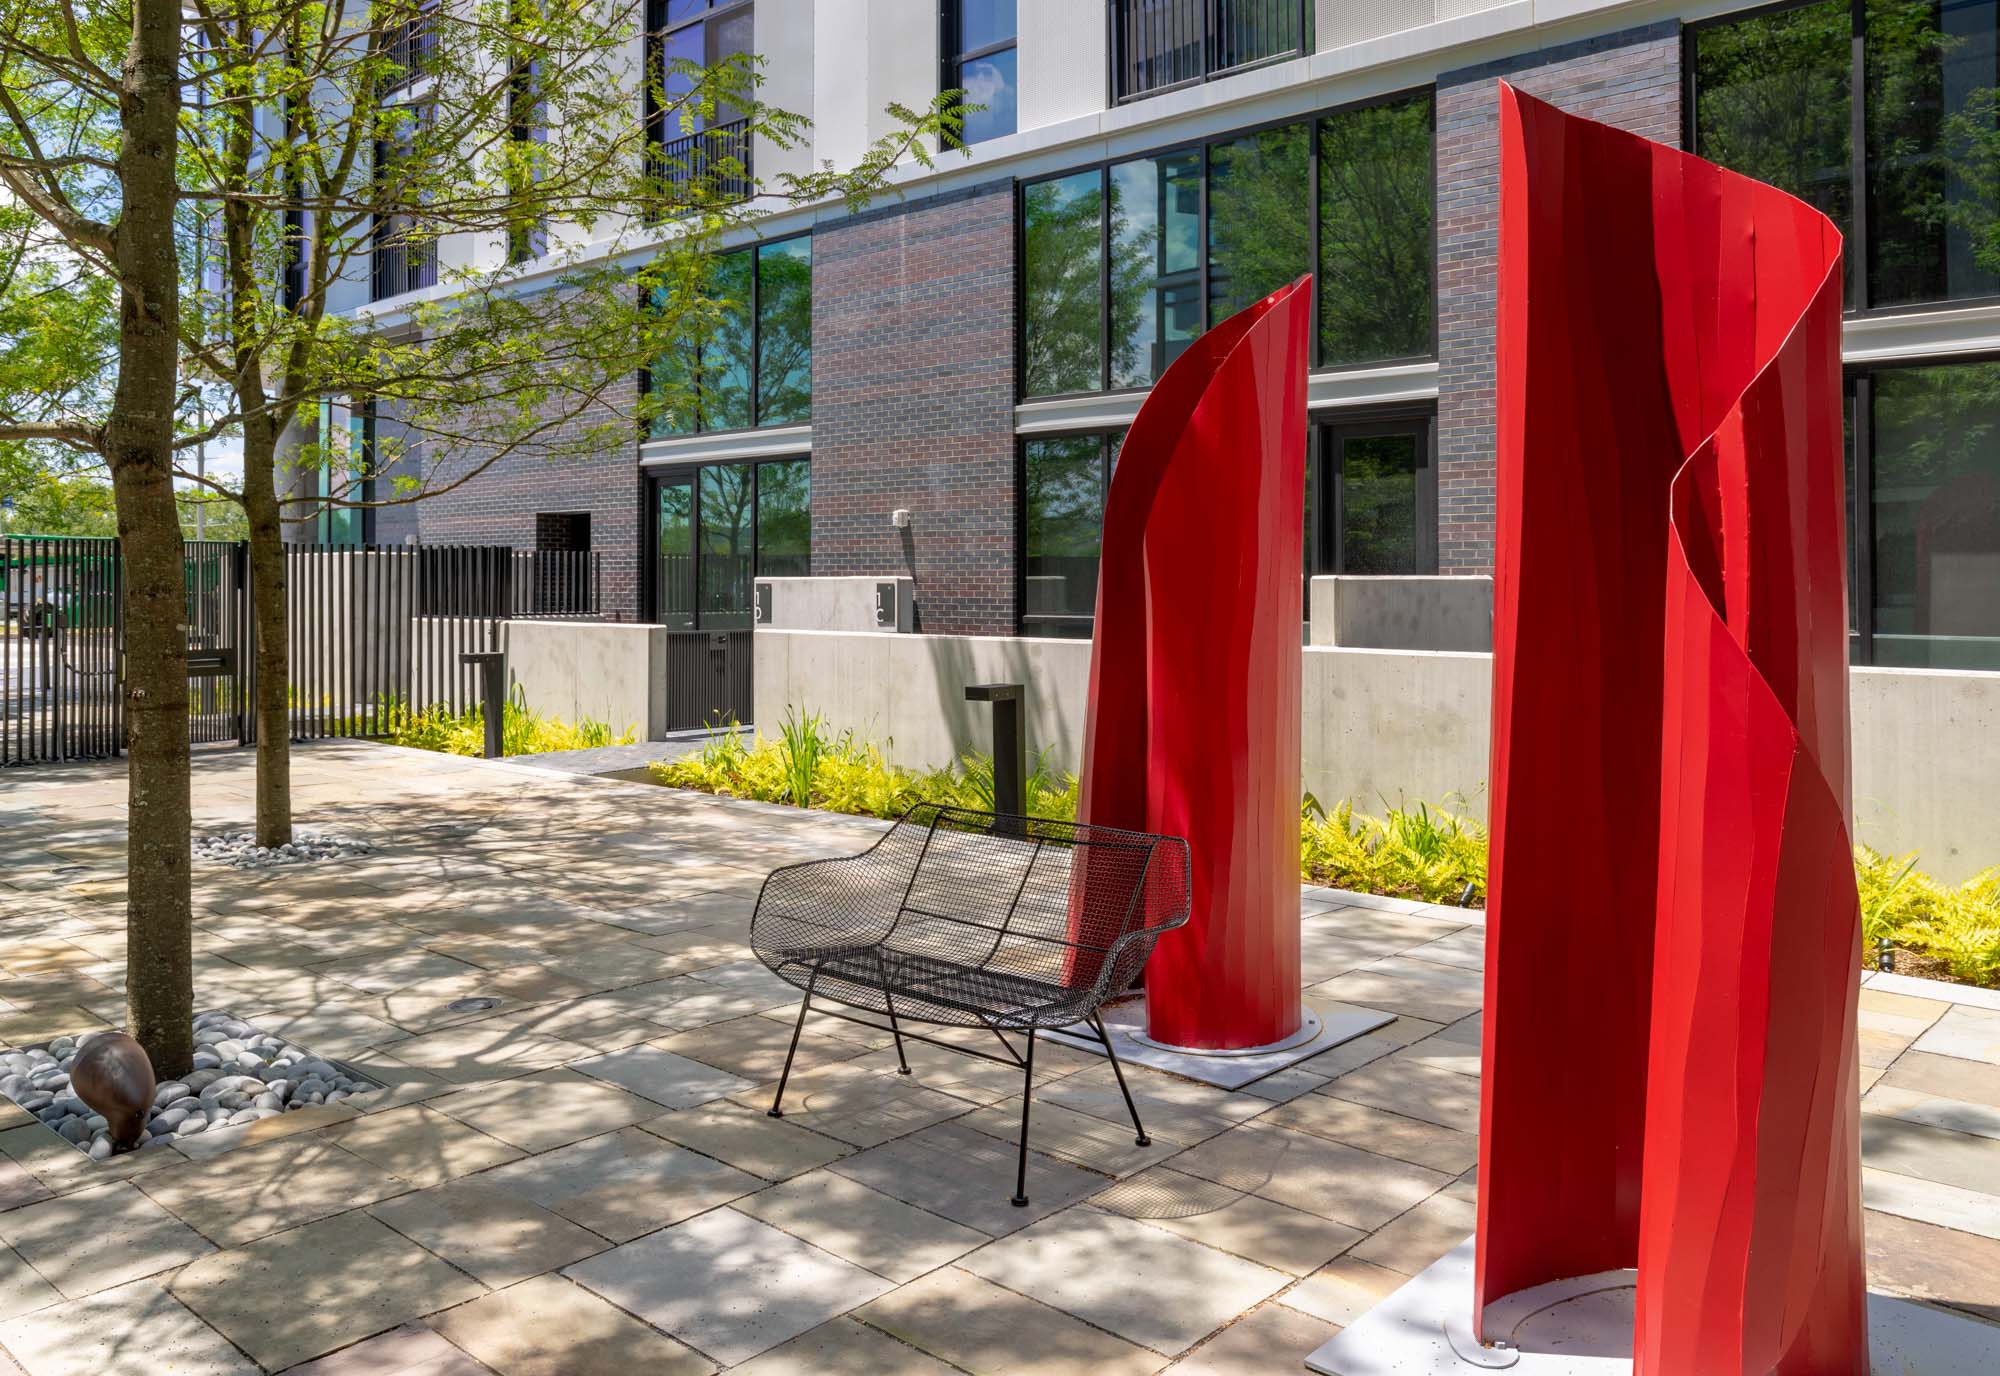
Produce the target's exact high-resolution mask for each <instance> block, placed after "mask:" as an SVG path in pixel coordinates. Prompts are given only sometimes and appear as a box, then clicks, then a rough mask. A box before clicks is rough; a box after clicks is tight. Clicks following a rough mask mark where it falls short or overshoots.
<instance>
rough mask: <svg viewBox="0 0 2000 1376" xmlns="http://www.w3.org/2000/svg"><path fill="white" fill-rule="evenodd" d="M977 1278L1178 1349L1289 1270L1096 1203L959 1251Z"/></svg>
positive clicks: (1261, 1295)
mask: <svg viewBox="0 0 2000 1376" xmlns="http://www.w3.org/2000/svg"><path fill="white" fill-rule="evenodd" d="M964 1268H965V1269H966V1270H968V1271H970V1272H972V1273H973V1274H974V1275H976V1276H983V1277H985V1278H986V1279H987V1280H990V1281H993V1282H995V1283H997V1284H1000V1285H1004V1286H1006V1287H1007V1288H1008V1289H1009V1290H1014V1291H1018V1292H1019V1293H1021V1294H1023V1295H1026V1296H1028V1297H1029V1298H1031V1299H1037V1300H1040V1301H1042V1303H1044V1304H1047V1305H1050V1306H1052V1307H1054V1308H1057V1309H1060V1310H1062V1311H1063V1312H1064V1313H1067V1314H1074V1315H1076V1316H1077V1317H1079V1318H1081V1319H1084V1320H1086V1321H1088V1322H1090V1323H1093V1324H1095V1325H1097V1326H1098V1327H1099V1328H1102V1329H1104V1330H1106V1331H1107V1332H1110V1333H1115V1334H1117V1335H1118V1336H1119V1337H1121V1338H1124V1339H1125V1340H1127V1341H1128V1342H1132V1343H1136V1344H1138V1345H1139V1346H1141V1347H1149V1348H1152V1349H1153V1350H1154V1351H1155V1352H1161V1353H1165V1354H1166V1355H1168V1356H1172V1355H1174V1354H1176V1353H1179V1352H1184V1351H1186V1350H1187V1349H1188V1348H1190V1347H1192V1346H1193V1345H1194V1344H1195V1343H1197V1342H1199V1341H1200V1340H1201V1339H1203V1338H1205V1337H1207V1336H1208V1335H1209V1334H1210V1333H1213V1332H1214V1331H1215V1330H1216V1329H1218V1328H1220V1327H1222V1326H1223V1325H1224V1324H1225V1323H1227V1322H1229V1320H1231V1319H1232V1318H1234V1317H1235V1316H1236V1315H1238V1314H1240V1313H1242V1312H1243V1311H1244V1310H1245V1309H1248V1308H1250V1307H1251V1306H1252V1305H1254V1304H1256V1303H1257V1302H1258V1301H1260V1300H1262V1299H1265V1298H1267V1297H1268V1296H1270V1295H1273V1294H1276V1293H1277V1292H1278V1291H1279V1290H1281V1289H1283V1288H1284V1287H1285V1286H1287V1285H1289V1284H1290V1283H1291V1280H1292V1277H1290V1276H1288V1275H1286V1274H1285V1273H1284V1272H1282V1271H1274V1270H1272V1269H1271V1268H1269V1267H1267V1266H1258V1265H1256V1264H1255V1263H1253V1262H1248V1261H1245V1260H1243V1259H1242V1258H1241V1257H1235V1256H1231V1255H1229V1254H1228V1253H1226V1252H1222V1251H1218V1250H1216V1249H1215V1248H1213V1247H1207V1246H1204V1245H1203V1244H1201V1243H1199V1242H1194V1241H1191V1240H1189V1239H1187V1238H1184V1237H1179V1236H1176V1235H1175V1234H1172V1233H1168V1232H1165V1231H1163V1230H1161V1229H1158V1228H1149V1227H1147V1226H1146V1225H1145V1224H1143V1223H1140V1222H1138V1221H1137V1220H1134V1219H1130V1218H1125V1217H1123V1216H1121V1215H1118V1214H1111V1213H1103V1212H1100V1211H1098V1210H1095V1209H1071V1210H1067V1211H1065V1212H1063V1213H1061V1214H1059V1215H1057V1216H1056V1217H1054V1218H1049V1219H1044V1220H1043V1221H1042V1222H1040V1223H1036V1224H1033V1225H1032V1226H1030V1227H1027V1228H1024V1229H1022V1230H1021V1231H1020V1232H1018V1233H1016V1234H1014V1235H1013V1236H1012V1237H1009V1238H1004V1239H1002V1240H1001V1241H999V1242H995V1243H993V1244H992V1245H991V1246H989V1247H985V1248H982V1249H981V1250H980V1251H978V1252H975V1253H973V1254H972V1255H971V1256H969V1257H967V1258H966V1259H965V1262H964Z"/></svg>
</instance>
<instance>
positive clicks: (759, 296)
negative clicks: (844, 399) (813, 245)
mask: <svg viewBox="0 0 2000 1376" xmlns="http://www.w3.org/2000/svg"><path fill="white" fill-rule="evenodd" d="M801 239H803V240H806V241H807V242H811V241H812V239H813V232H812V231H811V230H809V229H806V230H801V231H799V232H798V233H796V234H785V235H781V236H779V237H778V238H775V239H759V240H757V241H756V242H754V243H749V244H743V245H740V246H738V247H736V248H731V249H724V250H722V251H721V252H719V253H717V254H715V255H714V256H715V257H716V258H723V257H727V256H728V255H729V254H732V253H747V254H749V255H750V300H749V303H748V307H749V312H750V424H748V425H732V426H729V427H727V428H726V429H716V430H709V429H702V428H697V429H693V430H681V431H677V432H675V433H673V434H671V435H655V434H653V433H652V431H651V429H650V428H649V427H648V425H647V423H646V422H644V421H641V422H640V423H639V442H640V443H641V444H656V443H665V442H672V441H675V440H690V439H693V438H695V437H696V436H698V435H699V436H711V435H753V434H756V433H758V432H760V431H764V430H782V429H787V428H789V427H791V426H795V425H811V424H812V383H811V380H810V379H811V373H810V371H808V373H807V379H808V380H807V383H806V418H805V419H804V420H787V421H778V422H774V423H772V424H769V425H767V424H765V423H764V422H763V420H762V419H761V417H762V414H763V410H764V388H763V382H764V377H763V373H764V311H763V304H764V303H763V295H764V291H763V274H762V273H760V272H759V271H758V270H757V268H758V258H759V255H761V254H762V253H763V251H764V250H765V249H767V248H776V247H777V246H779V245H781V244H794V243H797V242H799V241H800V240H801ZM811 262H812V259H811V258H808V263H811ZM808 289H809V290H810V288H808ZM639 304H640V305H641V306H642V307H646V308H650V305H651V303H650V302H649V301H648V300H647V297H646V293H645V292H644V290H643V289H642V290H641V292H640V300H639ZM695 376H696V382H695V386H696V390H697V393H699V389H700V372H699V369H698V368H697V371H696V375H695ZM652 387H653V372H652V369H650V368H642V369H640V371H639V394H640V395H641V396H647V395H649V394H650V393H651V392H652ZM697 407H699V397H698V396H697Z"/></svg>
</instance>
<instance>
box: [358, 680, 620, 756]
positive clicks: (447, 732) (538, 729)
mask: <svg viewBox="0 0 2000 1376" xmlns="http://www.w3.org/2000/svg"><path fill="white" fill-rule="evenodd" d="M638 739H639V731H638V728H637V727H628V728H627V729H626V730H625V732H624V733H623V734H622V735H617V736H614V735H613V734H612V732H611V726H610V724H609V723H607V722H601V721H593V720H591V719H590V718H588V717H586V718H584V719H583V720H582V721H579V722H577V723H575V724H574V725H572V724H570V723H569V722H566V721H563V720H562V719H561V718H559V717H545V716H542V715H541V714H540V713H538V712H535V711H532V710H531V709H530V708H529V707H528V704H527V700H526V698H524V697H523V696H522V694H521V690H520V686H519V685H518V684H517V685H515V689H514V695H513V696H512V697H511V698H509V699H508V701H507V703H506V706H505V708H504V710H503V712H502V716H501V722H500V740H501V746H502V749H503V750H504V752H505V753H506V754H509V755H546V754H548V753H550V752H552V751H556V750H594V749H596V748H598V747H600V746H606V745H630V744H632V743H633V742H634V741H636V740H638ZM389 743H390V744H391V745H407V746H411V747H413V748H414V749H417V750H437V751H441V752H443V753H444V754H447V755H483V754H485V753H486V713H485V711H484V709H483V708H481V707H479V706H474V707H471V708H469V709H467V710H466V711H463V712H454V711H452V710H451V708H450V707H449V706H447V705H445V704H443V703H436V704H433V705H432V706H430V707H426V708H424V709H423V710H422V711H412V710H410V709H409V708H407V707H404V706H402V705H401V704H396V705H393V706H391V708H390V709H389Z"/></svg>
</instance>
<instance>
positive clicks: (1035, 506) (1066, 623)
mask: <svg viewBox="0 0 2000 1376" xmlns="http://www.w3.org/2000/svg"><path fill="white" fill-rule="evenodd" d="M1021 448H1022V459H1023V462H1022V506H1023V508H1024V511H1025V514H1026V518H1027V519H1026V526H1027V532H1026V533H1027V544H1026V548H1025V549H1024V551H1023V555H1024V558H1023V565H1022V567H1023V585H1022V594H1021V621H1022V624H1023V627H1024V628H1025V629H1028V630H1030V631H1032V632H1033V633H1035V634H1038V635H1074V636H1087V635H1089V634H1090V622H1091V618H1092V617H1093V616H1094V615H1095V614H1096V611H1097V565H1098V553H1099V550H1100V548H1101V546H1102V544H1103V530H1104V493H1105V489H1106V487H1107V485H1108V480H1109V476H1110V475H1109V473H1108V471H1107V470H1108V465H1107V462H1106V449H1107V440H1106V438H1105V437H1104V436H1102V435H1084V436H1077V437H1072V438H1065V439H1046V440H1028V441H1026V442H1025V443H1024V444H1023V445H1022V446H1021Z"/></svg>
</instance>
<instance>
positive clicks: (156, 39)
mask: <svg viewBox="0 0 2000 1376" xmlns="http://www.w3.org/2000/svg"><path fill="white" fill-rule="evenodd" d="M180 23H181V15H180V2H179V0H135V3H134V4H133V6H132V43H131V46H130V48H129V49H128V50H127V52H126V56H125V68H124V81H123V86H122V89H121V91H120V94H119V101H118V106H119V122H120V126H121V137H120V142H119V149H118V178H119V185H120V192H121V203H122V204H121V210H120V213H119V217H118V223H117V226H116V230H115V235H114V237H115V244H116V249H117V257H118V267H119V274H120V277H121V278H122V280H123V283H124V291H123V295H122V298H121V302H120V307H119V328H118V385H117V389H116V391H115V392H114V393H113V395H112V399H111V412H110V416H109V419H108V420H107V421H106V423H105V427H104V454H105V459H106V461H107V463H108V464H109V466H110V469H111V485H112V491H113V493H114V495H115V497H116V499H117V503H118V535H119V538H120V541H121V543H122V548H123V553H124V559H123V563H124V581H125V589H124V592H125V599H124V600H125V731H126V755H127V761H128V777H127V784H128V788H129V790H130V807H129V812H130V819H129V831H128V835H127V842H126V846H127V851H126V907H125V923H126V936H127V946H126V955H125V974H126V990H125V998H126V1008H127V1016H128V1018H129V1020H130V1022H131V1030H132V1034H133V1036H135V1037H137V1038H138V1039H139V1044H140V1045H141V1046H143V1047H144V1048H145V1049H146V1054H147V1055H148V1056H150V1057H151V1058H152V1061H153V1071H154V1074H155V1075H157V1076H158V1077H159V1078H160V1079H162V1080H167V1079H171V1078H173V1077H175V1076H178V1075H183V1074H186V1073H187V1071H188V1070H189V1068H190V1067H191V1064H192V1059H193V1056H194V1026H193V1024H194V955H193V951H192V949H191V923H190V897H189V891H188V863H189V855H188V851H189V830H190V826H191V818H190V800H189V786H190V781H189V767H188V715H187V714H188V686H187V627H186V617H187V590H186V573H185V570H184V567H183V563H182V554H181V524H180V513H179V511H178V510H177V509H176V508H175V505H174V484H173V474H172V457H173V440H174V404H175V398H176V392H177V375H176V365H177V363H178V361H179V342H178V338H177V335H178V332H179V329H180V292H179V277H178V273H179V268H178V264H177V261H176V258H175V245H174V211H175V196H176V186H175V177H174V155H175V151H176V144H177V140H178V136H179V128H178V120H179V107H180V70H179V60H180Z"/></svg>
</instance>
